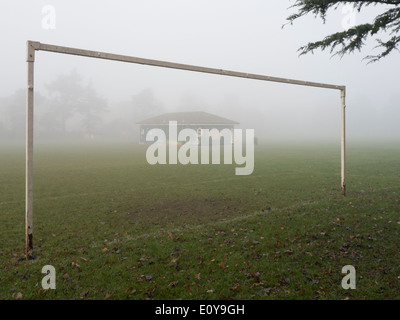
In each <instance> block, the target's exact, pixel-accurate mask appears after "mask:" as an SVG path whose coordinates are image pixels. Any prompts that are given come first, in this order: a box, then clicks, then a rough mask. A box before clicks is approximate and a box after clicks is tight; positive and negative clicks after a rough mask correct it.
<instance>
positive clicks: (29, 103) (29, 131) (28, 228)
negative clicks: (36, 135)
mask: <svg viewBox="0 0 400 320" xmlns="http://www.w3.org/2000/svg"><path fill="white" fill-rule="evenodd" d="M36 51H48V52H55V53H62V54H70V55H77V56H83V57H89V58H97V59H105V60H114V61H120V62H129V63H136V64H143V65H149V66H156V67H164V68H172V69H180V70H187V71H194V72H203V73H210V74H219V75H224V76H230V77H239V78H247V79H255V80H262V81H272V82H281V83H287V84H294V85H301V86H309V87H319V88H325V89H334V90H340V98H341V126H342V128H341V188H342V194H343V195H346V182H345V159H346V158H345V153H346V134H345V109H346V102H345V99H346V87H345V86H339V85H332V84H326V83H317V82H309V81H302V80H293V79H285V78H277V77H270V76H264V75H259V74H251V73H244V72H237V71H229V70H222V69H215V68H206V67H199V66H194V65H187V64H181V63H174V62H167V61H160V60H151V59H144V58H137V57H131V56H124V55H118V54H112V53H106V52H99V51H91V50H83V49H76V48H69V47H61V46H56V45H51V44H45V43H40V42H37V41H27V59H26V61H27V63H28V81H27V96H26V189H25V241H26V252H25V254H26V258H27V259H32V258H33V101H34V100H33V95H34V64H35V52H36Z"/></svg>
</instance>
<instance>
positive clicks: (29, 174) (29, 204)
mask: <svg viewBox="0 0 400 320" xmlns="http://www.w3.org/2000/svg"><path fill="white" fill-rule="evenodd" d="M35 50H36V48H35V43H34V42H32V41H28V42H27V58H26V62H27V63H28V82H27V94H26V189H25V192H26V195H25V198H26V202H25V242H26V247H25V248H26V251H25V255H26V259H32V258H33V93H34V83H33V80H34V65H35Z"/></svg>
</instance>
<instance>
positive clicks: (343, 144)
mask: <svg viewBox="0 0 400 320" xmlns="http://www.w3.org/2000/svg"><path fill="white" fill-rule="evenodd" d="M340 96H341V103H342V137H341V184H342V195H344V196H345V195H346V87H344V88H343V89H341V90H340Z"/></svg>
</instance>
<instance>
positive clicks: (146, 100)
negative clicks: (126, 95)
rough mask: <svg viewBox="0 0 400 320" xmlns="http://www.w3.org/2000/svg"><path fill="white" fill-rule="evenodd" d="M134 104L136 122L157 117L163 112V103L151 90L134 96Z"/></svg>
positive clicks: (145, 90)
mask: <svg viewBox="0 0 400 320" xmlns="http://www.w3.org/2000/svg"><path fill="white" fill-rule="evenodd" d="M132 104H133V115H134V118H135V119H134V120H135V121H140V120H143V119H144V118H146V117H150V116H154V115H157V114H158V113H160V112H161V111H162V110H163V107H162V105H161V103H160V102H159V101H158V100H157V99H156V97H155V95H154V92H153V89H151V88H147V89H144V90H142V91H140V92H139V93H137V94H135V95H134V96H132Z"/></svg>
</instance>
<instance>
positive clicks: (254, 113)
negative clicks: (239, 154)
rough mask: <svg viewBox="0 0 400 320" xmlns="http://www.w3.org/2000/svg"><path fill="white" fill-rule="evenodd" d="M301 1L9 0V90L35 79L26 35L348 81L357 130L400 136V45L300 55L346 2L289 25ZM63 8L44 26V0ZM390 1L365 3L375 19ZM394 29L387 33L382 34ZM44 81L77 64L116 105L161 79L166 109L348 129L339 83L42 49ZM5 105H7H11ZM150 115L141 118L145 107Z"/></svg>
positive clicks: (116, 110)
mask: <svg viewBox="0 0 400 320" xmlns="http://www.w3.org/2000/svg"><path fill="white" fill-rule="evenodd" d="M293 3H294V1H286V0H275V1H267V0H264V1H262V0H247V1H243V0H241V1H239V0H219V1H215V0H214V1H209V0H202V1H199V0H197V1H194V0H169V1H165V0H142V1H139V0H129V1H128V0H126V1H122V0H120V1H104V0H103V1H98V0H97V1H89V0H88V1H39V0H35V1H31V0H30V1H28V0H20V1H15V0H14V1H12V0H2V1H1V2H0V30H1V53H0V55H1V59H0V70H1V76H0V79H1V86H0V97H4V96H9V95H12V94H13V93H14V92H15V91H16V90H18V89H21V88H25V84H26V63H25V56H26V49H25V46H26V40H35V41H40V42H43V43H50V44H58V45H63V46H70V47H76V48H84V49H90V50H98V51H105V52H111V53H118V54H125V55H131V56H137V57H143V58H150V59H159V60H166V61H172V62H180V63H187V64H193V65H200V66H206V67H214V68H221V69H228V70H235V71H243V72H248V73H258V74H264V75H270V76H277V77H287V78H293V79H301V80H309V81H315V82H325V83H331V84H338V85H346V86H347V106H348V108H347V120H348V122H347V128H348V131H347V132H348V137H349V138H350V139H351V138H355V139H356V138H357V139H358V138H367V139H374V138H376V137H385V138H388V137H394V138H399V137H400V125H399V120H400V106H399V101H400V99H399V98H400V90H399V89H398V88H399V83H398V79H397V77H396V75H397V72H398V71H399V70H400V54H399V53H398V52H394V53H392V54H391V55H390V56H389V57H387V58H385V59H383V60H381V61H380V62H377V63H373V64H369V65H367V61H365V60H364V61H363V60H362V58H363V57H365V56H367V55H369V54H377V53H378V52H379V51H378V50H379V49H374V47H375V45H376V43H375V42H374V41H372V40H371V41H369V42H368V43H367V46H366V47H365V48H364V49H363V51H362V52H361V53H355V54H353V55H348V56H344V57H343V58H342V59H340V58H338V57H333V58H331V54H330V53H329V52H321V51H316V52H315V53H314V54H313V55H312V54H308V55H306V56H302V57H298V52H297V49H298V48H299V47H300V46H302V45H305V44H307V43H308V42H310V41H315V40H320V39H322V38H323V37H324V36H326V35H328V34H330V33H332V32H336V31H341V30H343V27H342V22H343V19H345V14H343V13H342V7H339V8H338V9H337V10H336V11H333V12H331V13H330V14H329V15H328V19H327V22H326V24H323V23H322V21H321V19H319V18H318V19H315V18H314V17H313V16H308V17H304V18H302V19H300V20H298V21H296V22H295V23H294V25H293V26H291V25H287V26H285V27H284V28H283V29H282V25H283V24H285V23H286V18H287V17H288V16H289V15H290V14H292V13H294V12H295V10H294V9H289V7H290V5H291V4H293ZM46 5H51V6H53V7H54V9H55V20H54V22H55V25H54V26H55V29H45V28H44V27H43V19H44V18H45V16H46V13H43V12H42V10H43V8H44V6H46ZM383 8H384V7H382V6H377V7H371V8H366V9H364V10H363V11H362V12H361V13H359V14H357V15H356V16H355V19H356V20H355V22H356V23H357V24H358V23H362V22H366V21H370V20H371V18H372V17H374V16H375V15H376V14H377V13H380V12H382V11H383ZM382 37H384V35H382ZM36 57H37V59H36V63H35V85H36V88H35V89H36V90H37V91H38V92H40V93H41V94H44V95H46V94H51V93H50V92H48V91H46V84H48V83H50V82H51V81H53V80H54V79H56V77H57V76H58V75H59V74H68V73H70V72H71V71H72V70H76V71H77V72H78V73H79V74H81V75H82V77H83V78H84V80H85V81H86V82H87V83H91V84H92V85H93V87H94V88H95V89H96V91H97V92H98V94H99V95H100V96H102V97H104V98H106V99H107V101H108V113H107V114H106V117H109V118H110V119H111V118H118V117H124V112H126V110H125V111H124V110H122V109H121V107H120V105H121V104H120V102H121V101H129V100H130V99H131V98H132V96H133V95H135V94H138V93H139V92H141V91H143V90H145V89H148V88H151V90H152V92H153V93H154V95H155V97H156V99H157V101H158V102H159V103H160V104H161V105H162V107H163V108H164V109H165V110H166V111H177V110H179V111H184V110H186V111H208V112H211V113H215V114H217V115H220V116H224V117H227V118H230V119H232V120H236V121H238V122H240V123H241V126H242V127H246V128H254V129H255V130H256V135H257V132H259V133H260V135H261V134H262V135H265V136H267V137H272V138H278V137H286V136H287V137H289V138H290V137H293V138H296V137H318V138H320V137H326V138H339V137H340V93H339V91H334V90H327V89H318V88H307V87H298V86H289V85H285V84H278V83H270V82H260V81H255V80H247V79H235V78H227V77H222V76H216V75H206V74H196V73H189V72H186V71H179V70H169V69H160V68H155V67H148V66H140V65H132V64H125V63H118V62H112V61H104V60H95V59H89V58H83V57H73V56H65V55H59V54H53V53H46V52H37V55H36ZM0 117H1V115H0ZM137 120H138V121H139V120H142V119H137Z"/></svg>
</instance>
